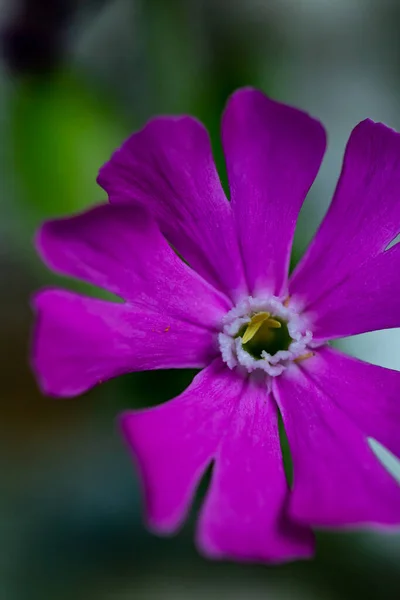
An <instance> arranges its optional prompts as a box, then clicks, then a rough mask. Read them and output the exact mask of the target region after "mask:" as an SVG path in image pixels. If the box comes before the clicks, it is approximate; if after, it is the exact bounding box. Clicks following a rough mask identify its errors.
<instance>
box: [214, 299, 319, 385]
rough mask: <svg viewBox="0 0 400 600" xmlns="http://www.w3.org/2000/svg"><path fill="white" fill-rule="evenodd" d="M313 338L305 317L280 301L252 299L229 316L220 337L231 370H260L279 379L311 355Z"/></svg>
mask: <svg viewBox="0 0 400 600" xmlns="http://www.w3.org/2000/svg"><path fill="white" fill-rule="evenodd" d="M311 340H312V334H311V332H310V331H308V330H307V329H306V326H305V323H304V322H303V320H302V318H301V316H300V315H299V314H297V313H296V311H295V310H294V309H292V308H290V306H287V303H283V302H282V301H281V300H280V299H279V298H276V297H275V296H270V297H269V298H263V299H258V298H252V297H251V296H249V297H248V298H245V299H244V300H242V301H241V302H240V303H239V304H238V305H237V306H235V307H234V308H233V309H232V310H231V311H229V313H227V315H225V319H224V323H223V330H222V332H221V333H220V334H219V336H218V341H219V346H220V350H221V354H222V358H223V360H224V361H225V362H226V364H227V365H228V367H229V368H230V369H233V368H235V367H242V368H243V367H244V368H245V369H246V370H247V371H248V372H249V373H251V372H252V371H255V370H256V369H260V370H262V371H264V372H265V373H267V374H268V375H271V376H272V377H276V376H277V375H280V374H281V373H282V372H283V371H284V369H286V368H287V367H288V366H289V364H290V363H291V362H293V361H294V360H296V359H300V358H305V357H306V356H309V355H310V349H309V344H310V342H311Z"/></svg>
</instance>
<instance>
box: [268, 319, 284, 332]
mask: <svg viewBox="0 0 400 600" xmlns="http://www.w3.org/2000/svg"><path fill="white" fill-rule="evenodd" d="M265 324H266V325H268V327H270V328H271V329H280V328H281V327H282V323H280V322H279V321H277V320H276V319H273V318H272V317H270V318H269V319H267V320H266V321H265Z"/></svg>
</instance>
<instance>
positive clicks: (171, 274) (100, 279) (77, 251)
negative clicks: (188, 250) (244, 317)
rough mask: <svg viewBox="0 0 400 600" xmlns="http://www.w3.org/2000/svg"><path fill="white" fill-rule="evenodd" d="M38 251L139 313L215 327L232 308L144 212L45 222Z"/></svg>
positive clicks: (101, 211)
mask: <svg viewBox="0 0 400 600" xmlns="http://www.w3.org/2000/svg"><path fill="white" fill-rule="evenodd" d="M38 249H39V251H40V253H41V255H42V257H43V259H44V260H45V261H46V263H47V264H48V265H49V266H50V268H52V269H54V270H55V271H58V272H61V273H63V274H67V275H72V276H74V277H77V278H80V279H83V280H85V281H88V282H90V283H93V284H94V285H97V286H99V287H102V288H104V289H106V290H109V291H111V292H114V293H115V294H118V295H119V296H121V297H122V298H124V299H125V300H128V301H129V302H130V303H131V304H132V305H134V307H135V309H136V310H141V311H142V310H144V311H145V312H148V311H156V312H161V313H163V314H164V315H165V314H168V316H172V317H176V318H179V319H182V320H184V321H187V322H190V323H194V324H199V325H202V326H203V327H210V328H213V327H217V326H219V323H220V322H221V318H222V317H223V315H224V314H225V313H226V311H227V310H229V308H230V307H231V303H230V302H229V300H228V299H227V298H226V297H225V296H223V295H222V294H221V293H220V292H217V291H216V290H215V289H214V288H213V287H212V286H211V285H210V284H209V283H207V282H206V281H205V280H204V279H202V278H201V277H200V276H199V275H198V274H197V273H195V272H194V271H193V270H192V269H190V267H188V266H187V265H186V264H185V263H184V262H183V261H182V260H181V259H180V258H179V257H178V256H177V255H176V254H175V252H174V251H173V250H172V249H171V248H170V247H169V245H168V244H167V242H166V241H165V239H164V238H163V236H162V235H161V233H160V232H159V230H158V227H157V225H156V224H155V222H154V221H152V219H151V218H150V217H149V215H148V214H147V213H146V212H145V211H144V210H142V209H140V208H132V207H126V206H111V205H109V204H105V205H102V206H98V207H96V208H94V209H92V210H89V211H88V212H86V213H83V214H80V215H78V216H75V217H72V218H68V219H60V220H57V221H50V222H48V223H45V225H44V226H43V227H42V229H41V231H40V232H39V236H38Z"/></svg>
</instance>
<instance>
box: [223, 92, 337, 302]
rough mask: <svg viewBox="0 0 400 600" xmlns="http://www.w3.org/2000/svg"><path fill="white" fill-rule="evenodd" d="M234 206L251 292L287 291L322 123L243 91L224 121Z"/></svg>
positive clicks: (319, 157)
mask: <svg viewBox="0 0 400 600" xmlns="http://www.w3.org/2000/svg"><path fill="white" fill-rule="evenodd" d="M222 139H223V145H224V150H225V156H226V163H227V170H228V177H229V185H230V190H231V200H232V207H233V210H234V213H235V216H236V220H237V227H238V231H239V237H240V241H241V247H242V254H243V257H244V262H245V267H246V273H247V278H248V284H249V287H250V289H251V292H252V293H253V295H254V294H258V293H262V292H265V291H268V292H271V293H273V294H276V295H280V294H282V293H285V292H286V285H287V273H288V266H289V260H290V252H291V247H292V240H293V235H294V229H295V225H296V220H297V216H298V214H299V211H300V208H301V205H302V203H303V201H304V199H305V197H306V194H307V192H308V190H309V188H310V186H311V184H312V183H313V181H314V179H315V177H316V175H317V172H318V169H319V166H320V164H321V161H322V157H323V155H324V151H325V145H326V138H325V131H324V129H323V127H322V125H321V124H320V123H319V122H318V121H316V120H314V119H312V118H311V117H309V116H308V115H307V114H306V113H304V112H302V111H299V110H297V109H295V108H291V107H290V106H286V105H284V104H280V103H279V102H274V101H273V100H270V99H269V98H267V97H266V96H264V95H263V94H262V93H261V92H259V91H256V90H252V89H244V90H240V91H238V92H236V93H235V94H233V96H232V97H231V98H230V100H229V101H228V104H227V107H226V110H225V114H224V117H223V123H222Z"/></svg>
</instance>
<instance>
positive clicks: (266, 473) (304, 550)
mask: <svg viewBox="0 0 400 600" xmlns="http://www.w3.org/2000/svg"><path fill="white" fill-rule="evenodd" d="M288 493H289V490H288V486H287V482H286V478H285V473H284V469H283V464H282V456H281V448H280V441H279V433H278V423H277V409H276V405H275V402H274V400H273V398H272V396H269V395H267V392H266V389H265V384H264V385H263V386H260V385H255V384H249V385H248V386H247V388H246V390H245V392H244V393H243V395H242V397H241V399H240V403H239V404H238V406H237V408H235V410H234V412H233V415H232V420H231V424H230V426H229V428H227V429H226V431H225V435H224V437H223V438H222V442H221V446H220V448H219V450H218V454H217V456H216V465H215V467H214V472H213V476H212V481H211V488H210V491H209V493H208V495H207V498H206V501H205V505H204V507H203V511H202V514H201V519H200V522H199V530H198V544H199V546H200V548H201V550H202V551H203V552H204V553H205V554H206V555H208V556H211V557H213V558H227V559H235V560H242V561H256V562H281V561H287V560H291V559H294V558H306V557H310V556H312V554H313V552H314V538H313V535H312V533H311V531H310V530H309V529H306V528H304V527H302V526H299V525H296V524H294V523H293V522H291V521H290V520H289V519H288V517H287V514H286V507H287V500H288Z"/></svg>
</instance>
